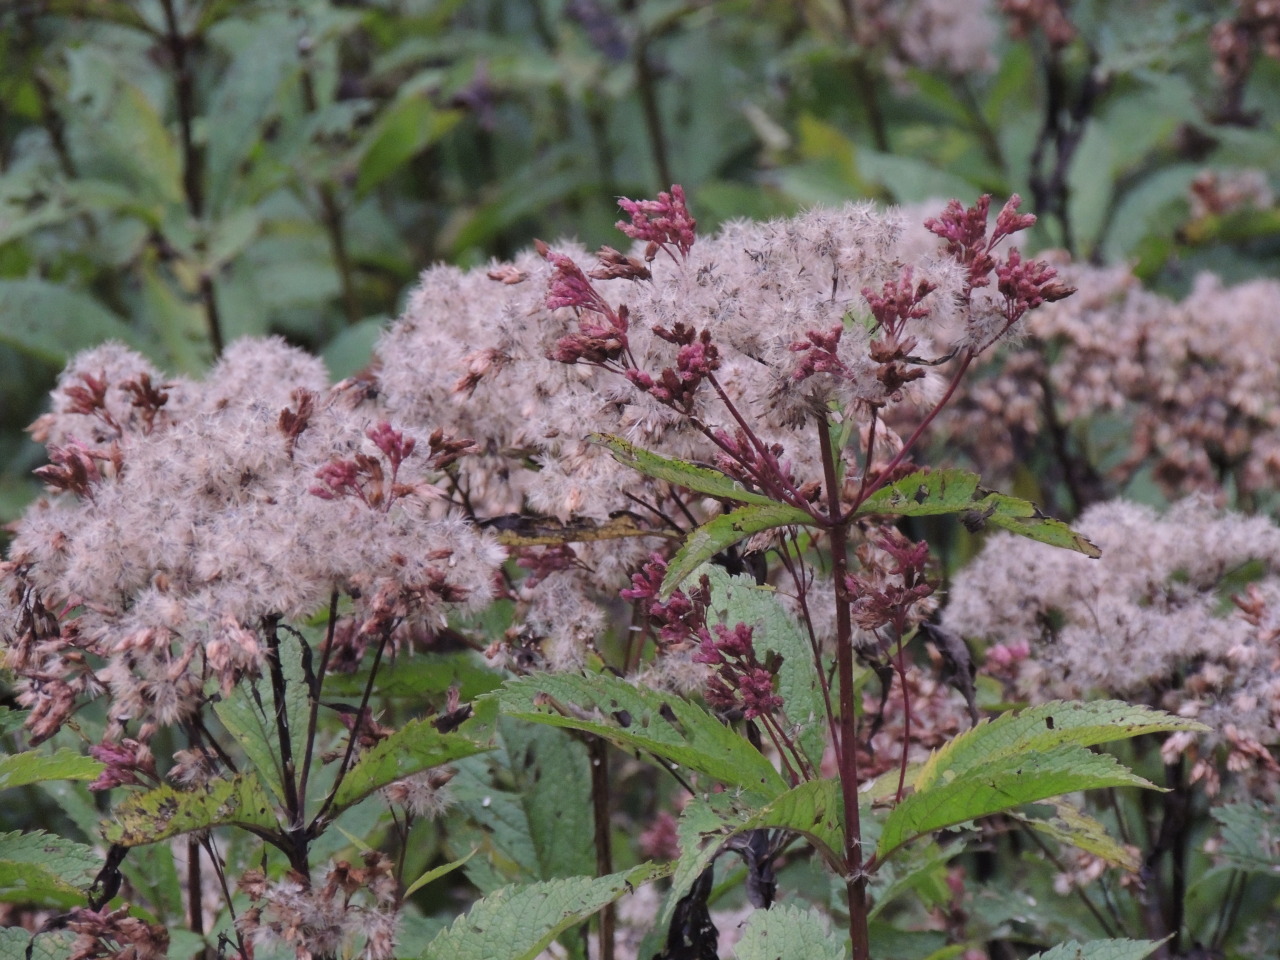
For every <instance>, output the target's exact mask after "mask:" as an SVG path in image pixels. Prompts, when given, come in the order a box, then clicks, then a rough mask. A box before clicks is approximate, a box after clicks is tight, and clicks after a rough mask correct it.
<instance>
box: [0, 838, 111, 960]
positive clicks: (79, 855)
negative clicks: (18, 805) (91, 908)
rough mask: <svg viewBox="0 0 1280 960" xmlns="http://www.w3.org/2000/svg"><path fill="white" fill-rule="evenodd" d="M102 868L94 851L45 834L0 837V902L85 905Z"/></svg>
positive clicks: (24, 946)
mask: <svg viewBox="0 0 1280 960" xmlns="http://www.w3.org/2000/svg"><path fill="white" fill-rule="evenodd" d="M101 867H102V857H100V856H99V855H98V854H97V853H95V852H94V850H93V848H92V847H88V846H85V845H84V844H82V843H75V842H73V841H71V840H65V839H63V838H62V837H58V836H54V835H53V834H49V833H45V832H44V831H43V830H35V831H32V832H30V833H22V832H20V831H15V832H13V833H3V834H0V902H3V903H30V904H38V905H42V906H61V907H66V906H75V905H78V904H83V903H84V888H85V887H87V886H88V885H89V884H90V883H92V882H93V878H94V876H95V875H96V874H97V872H98V870H99V869H101ZM23 949H24V950H25V949H26V944H25V943H24V944H23Z"/></svg>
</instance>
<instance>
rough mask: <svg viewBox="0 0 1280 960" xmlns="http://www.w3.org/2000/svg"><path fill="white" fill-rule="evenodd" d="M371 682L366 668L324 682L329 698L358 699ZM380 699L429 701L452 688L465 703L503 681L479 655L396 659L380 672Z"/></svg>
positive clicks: (404, 657) (330, 677)
mask: <svg viewBox="0 0 1280 960" xmlns="http://www.w3.org/2000/svg"><path fill="white" fill-rule="evenodd" d="M368 680H369V671H368V669H367V668H362V669H360V670H357V671H356V672H355V673H341V674H333V675H331V676H328V677H326V678H325V681H324V690H325V694H326V696H331V695H337V696H347V697H358V696H360V694H361V693H362V692H363V690H364V687H365V684H366V683H367V682H368ZM377 682H378V695H379V696H383V697H417V698H419V699H424V700H425V699H430V698H431V697H433V696H438V695H439V694H442V693H444V692H445V691H447V690H448V689H449V688H450V687H454V686H457V687H458V696H459V697H460V698H461V700H462V701H463V702H466V701H470V700H474V699H475V698H476V697H478V696H480V695H481V694H485V693H489V692H490V691H493V690H496V689H497V688H498V687H500V686H501V685H502V677H501V676H500V675H499V674H498V673H497V671H495V670H493V669H492V668H491V667H488V666H486V665H485V663H484V660H483V658H482V657H480V656H479V654H475V653H472V652H470V651H467V652H463V653H426V654H414V655H413V656H402V657H397V658H396V659H394V660H392V661H391V662H390V663H383V664H382V666H381V667H379V668H378V681H377Z"/></svg>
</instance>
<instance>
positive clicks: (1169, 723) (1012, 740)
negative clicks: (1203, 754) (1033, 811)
mask: <svg viewBox="0 0 1280 960" xmlns="http://www.w3.org/2000/svg"><path fill="white" fill-rule="evenodd" d="M1208 729H1209V728H1208V727H1206V726H1205V725H1204V724H1202V723H1199V722H1197V721H1195V720H1188V719H1186V718H1185V717H1175V716H1173V715H1172V714H1169V713H1165V712H1164V711H1163V710H1152V709H1151V708H1149V707H1142V706H1132V705H1130V704H1127V703H1124V702H1122V701H1119V700H1094V701H1091V702H1088V703H1085V702H1083V701H1063V700H1053V701H1051V702H1049V703H1043V704H1040V705H1039V706H1037V707H1031V708H1030V709H1027V710H1023V711H1021V712H1019V713H1006V714H1003V715H1001V716H1000V717H997V718H996V719H995V720H991V721H984V722H982V723H980V724H978V726H976V727H974V728H973V729H972V730H968V731H966V732H965V733H962V734H961V735H960V736H958V737H956V738H955V739H954V740H952V741H951V742H950V743H948V744H947V745H946V746H944V747H943V748H942V749H940V750H938V751H937V752H936V753H935V754H934V755H933V756H932V757H930V758H929V760H928V762H927V763H925V765H924V766H923V767H922V768H921V770H920V772H919V774H917V776H916V781H915V788H916V791H917V792H920V791H923V790H927V789H928V788H929V787H931V786H932V785H933V784H935V783H937V782H938V781H939V780H942V779H945V778H946V777H947V776H948V775H959V774H964V773H967V772H968V771H969V770H971V769H976V768H978V767H981V766H983V765H984V764H987V763H989V762H991V761H992V760H995V759H998V758H1002V757H1017V756H1021V755H1023V754H1025V753H1027V752H1029V751H1033V750H1047V749H1049V748H1052V747H1056V746H1060V745H1063V744H1075V745H1076V746H1081V747H1092V746H1096V745H1097V744H1099V743H1111V742H1114V741H1116V740H1127V739H1129V738H1131V737H1137V736H1141V735H1142V734H1144V733H1167V732H1169V731H1173V730H1200V731H1204V730H1208Z"/></svg>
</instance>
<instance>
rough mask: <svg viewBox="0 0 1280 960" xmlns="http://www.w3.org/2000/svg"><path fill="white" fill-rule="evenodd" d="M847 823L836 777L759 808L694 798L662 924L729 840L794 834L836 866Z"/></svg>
mask: <svg viewBox="0 0 1280 960" xmlns="http://www.w3.org/2000/svg"><path fill="white" fill-rule="evenodd" d="M843 819H844V811H843V808H842V806H841V797H840V784H839V782H838V781H837V780H835V779H830V780H808V781H805V782H804V783H801V784H800V785H799V786H797V787H794V788H792V789H791V790H788V791H787V792H786V793H784V794H782V795H781V796H779V797H778V798H777V799H776V800H774V801H772V802H771V803H767V804H765V805H764V806H763V807H759V808H756V807H753V806H751V805H750V804H749V803H746V802H744V800H743V799H742V798H739V797H734V796H732V795H730V794H727V793H719V794H707V795H705V796H702V797H695V798H694V799H692V800H690V801H689V803H688V804H686V806H685V809H684V811H683V813H682V814H681V816H680V824H679V827H678V830H677V832H678V836H679V839H680V859H679V860H678V861H677V862H676V867H675V873H674V875H673V876H672V880H671V890H670V892H669V893H668V894H667V900H666V906H665V907H664V908H663V912H662V915H661V916H660V917H659V919H658V926H659V927H660V928H663V929H665V928H666V927H667V925H668V924H670V922H671V917H672V914H673V912H674V911H675V908H676V904H677V902H678V901H679V900H680V898H681V897H683V896H684V895H685V894H687V893H688V892H689V889H690V888H691V887H692V886H693V883H694V881H695V880H697V878H698V876H699V875H700V874H701V873H702V872H703V871H704V870H705V869H706V868H707V867H708V866H710V864H711V861H713V860H714V859H715V858H716V856H717V855H718V854H719V853H720V851H721V849H723V847H724V845H725V843H726V842H727V841H728V840H729V839H730V838H731V837H734V836H736V835H738V834H740V833H745V832H746V831H748V830H758V829H762V828H766V827H775V828H778V827H780V828H783V829H786V830H794V831H795V832H797V833H799V834H802V835H803V836H804V837H805V838H806V839H807V840H808V841H809V842H810V843H811V844H813V846H814V847H815V848H816V849H817V850H818V851H819V852H820V853H821V854H822V855H823V857H824V858H825V859H826V861H827V863H828V864H834V863H837V862H839V860H840V857H841V856H842V854H843V850H844V827H843Z"/></svg>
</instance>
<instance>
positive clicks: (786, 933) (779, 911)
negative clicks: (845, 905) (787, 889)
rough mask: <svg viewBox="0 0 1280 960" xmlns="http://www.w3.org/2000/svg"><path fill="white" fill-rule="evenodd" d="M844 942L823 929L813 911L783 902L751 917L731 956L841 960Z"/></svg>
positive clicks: (751, 959) (744, 959)
mask: <svg viewBox="0 0 1280 960" xmlns="http://www.w3.org/2000/svg"><path fill="white" fill-rule="evenodd" d="M844 939H845V938H844V937H843V936H839V935H834V934H832V933H831V932H830V931H829V930H828V929H827V921H826V920H824V919H823V917H822V915H821V914H820V913H818V911H817V910H812V909H810V910H802V909H801V908H800V907H796V906H792V905H790V904H785V903H784V904H778V905H777V906H775V907H772V908H771V909H769V910H757V911H755V912H754V913H752V914H751V916H750V918H748V920H747V926H746V929H744V930H743V931H742V938H741V939H740V940H739V941H738V943H737V945H736V946H735V947H734V948H733V955H734V957H736V958H737V960H778V958H780V957H789V958H791V957H794V958H797V960H798V958H804V960H845V951H844Z"/></svg>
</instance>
